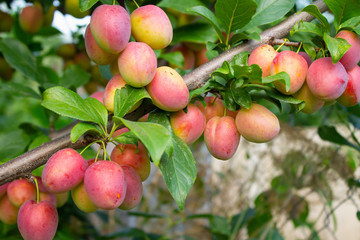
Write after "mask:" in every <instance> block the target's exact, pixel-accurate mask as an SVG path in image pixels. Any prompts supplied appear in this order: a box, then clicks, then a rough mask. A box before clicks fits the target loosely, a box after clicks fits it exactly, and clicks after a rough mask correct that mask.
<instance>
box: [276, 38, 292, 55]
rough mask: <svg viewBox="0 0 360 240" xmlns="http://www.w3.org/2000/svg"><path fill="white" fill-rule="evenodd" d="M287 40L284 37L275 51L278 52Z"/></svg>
mask: <svg viewBox="0 0 360 240" xmlns="http://www.w3.org/2000/svg"><path fill="white" fill-rule="evenodd" d="M287 41H289V39H287V38H284V42H283V43H282V44H281V45H280V47H278V48H277V49H276V52H278V51H279V50H280V48H281V47H282V46H284V44H285V43H286V42H287Z"/></svg>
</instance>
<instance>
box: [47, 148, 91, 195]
mask: <svg viewBox="0 0 360 240" xmlns="http://www.w3.org/2000/svg"><path fill="white" fill-rule="evenodd" d="M86 168H87V162H86V160H85V159H84V158H83V157H82V156H81V155H80V154H79V153H78V152H77V151H75V150H74V149H71V148H65V149H62V150H60V151H57V152H56V153H55V154H54V155H52V156H51V157H50V158H49V160H48V161H47V163H46V164H45V167H44V170H43V172H42V177H41V180H42V182H43V184H44V186H45V187H46V188H47V189H48V191H49V192H52V193H61V192H66V191H70V190H71V189H73V188H74V187H75V186H77V185H78V184H79V183H81V181H82V180H83V178H84V174H85V170H86Z"/></svg>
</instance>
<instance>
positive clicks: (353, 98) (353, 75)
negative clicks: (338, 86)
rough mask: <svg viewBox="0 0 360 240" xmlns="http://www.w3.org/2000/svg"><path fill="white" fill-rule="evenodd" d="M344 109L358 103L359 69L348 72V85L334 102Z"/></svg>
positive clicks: (359, 91)
mask: <svg viewBox="0 0 360 240" xmlns="http://www.w3.org/2000/svg"><path fill="white" fill-rule="evenodd" d="M336 101H337V102H338V103H340V104H341V105H343V106H345V107H352V106H355V105H356V104H358V103H359V102H360V67H359V66H355V67H353V69H351V70H350V71H348V84H347V85H346V89H345V91H344V93H343V94H341V96H340V97H339V98H338V99H337V100H336Z"/></svg>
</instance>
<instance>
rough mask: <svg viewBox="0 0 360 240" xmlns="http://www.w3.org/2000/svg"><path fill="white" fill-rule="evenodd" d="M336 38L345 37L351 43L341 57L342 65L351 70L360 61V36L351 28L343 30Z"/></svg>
mask: <svg viewBox="0 0 360 240" xmlns="http://www.w3.org/2000/svg"><path fill="white" fill-rule="evenodd" d="M335 38H342V39H345V40H346V41H347V42H348V43H349V44H350V45H351V47H350V48H349V49H348V50H347V51H346V53H345V54H344V55H343V56H342V57H341V59H340V62H341V63H342V65H343V66H344V67H345V69H346V70H347V71H349V70H351V69H353V68H354V67H355V66H356V65H357V64H358V62H359V61H360V38H359V37H358V35H357V34H356V33H354V32H351V31H349V30H341V31H340V32H339V33H338V34H336V36H335Z"/></svg>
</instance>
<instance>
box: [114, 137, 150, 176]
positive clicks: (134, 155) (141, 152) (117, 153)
mask: <svg viewBox="0 0 360 240" xmlns="http://www.w3.org/2000/svg"><path fill="white" fill-rule="evenodd" d="M110 158H111V160H112V161H114V162H116V163H118V164H119V165H129V166H131V167H132V168H134V169H135V170H136V171H137V173H138V174H139V176H140V178H141V181H145V180H146V179H147V178H148V177H149V174H150V168H151V165H150V158H149V155H148V152H147V150H146V148H145V147H144V145H143V144H142V143H140V142H138V146H136V145H134V144H119V145H117V146H116V147H115V148H114V149H113V151H112V152H111V156H110Z"/></svg>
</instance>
